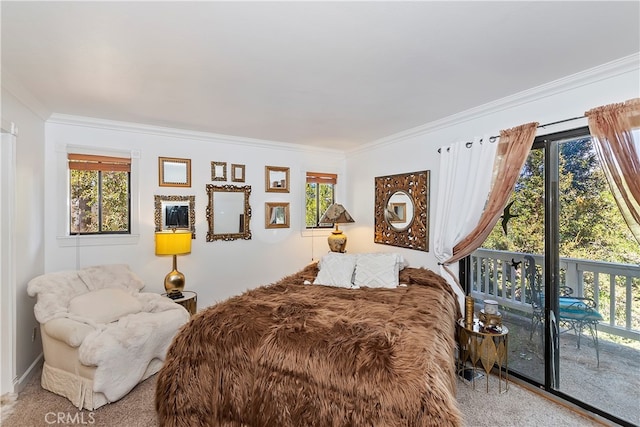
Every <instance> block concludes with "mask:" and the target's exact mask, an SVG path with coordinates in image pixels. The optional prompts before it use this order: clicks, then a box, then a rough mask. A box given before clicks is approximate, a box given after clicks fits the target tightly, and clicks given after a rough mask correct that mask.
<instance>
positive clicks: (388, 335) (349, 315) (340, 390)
mask: <svg viewBox="0 0 640 427" xmlns="http://www.w3.org/2000/svg"><path fill="white" fill-rule="evenodd" d="M316 273H317V269H316V266H315V265H311V266H308V267H307V268H305V269H304V270H303V271H301V272H299V273H297V274H294V275H292V276H289V277H286V278H284V279H282V280H281V281H279V282H277V283H275V284H272V285H269V286H263V287H259V288H257V289H254V290H251V291H248V292H245V293H244V294H242V295H240V296H237V297H233V298H231V299H229V300H227V301H224V302H222V303H219V304H217V305H215V306H212V307H210V308H208V309H207V310H205V311H202V312H200V313H199V314H198V315H196V316H195V317H194V318H193V319H192V321H191V322H190V323H188V324H187V325H185V326H184V327H183V328H182V329H181V331H180V332H179V333H178V335H177V336H176V338H175V339H174V341H173V343H172V345H171V347H170V348H169V351H168V353H167V358H166V360H165V365H164V366H163V368H162V369H161V370H160V373H159V374H158V381H157V389H156V409H157V411H158V419H159V421H160V425H162V426H170V427H173V426H195V425H197V426H221V425H224V426H278V427H284V426H292V427H293V426H295V427H298V426H345V425H351V426H384V427H392V426H459V425H461V424H462V418H461V415H460V412H459V410H458V408H457V403H456V399H455V384H456V379H455V363H454V346H455V340H454V334H455V319H456V318H457V317H458V315H459V312H458V308H457V307H458V305H457V302H456V297H455V294H454V293H453V291H452V290H451V288H450V287H449V285H448V284H447V283H446V281H445V280H444V279H442V278H441V277H440V276H438V275H436V274H435V273H433V272H431V271H429V270H425V269H415V268H407V269H404V270H403V271H402V272H401V275H400V282H401V283H407V284H408V286H401V287H398V288H396V289H388V288H385V289H383V288H361V289H346V288H337V287H328V286H320V285H303V284H302V283H303V281H304V280H305V279H306V280H313V278H314V277H315V275H316Z"/></svg>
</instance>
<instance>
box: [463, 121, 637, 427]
mask: <svg viewBox="0 0 640 427" xmlns="http://www.w3.org/2000/svg"><path fill="white" fill-rule="evenodd" d="M467 266H468V271H467V284H468V287H469V290H470V294H471V295H472V296H474V298H475V299H476V301H477V303H478V304H480V306H482V301H483V300H485V299H493V300H496V301H498V303H499V305H500V311H501V313H502V318H503V322H504V323H505V324H506V325H507V326H508V327H509V331H510V333H509V349H510V352H509V370H510V371H511V372H512V373H515V374H516V375H517V376H519V377H522V378H523V379H525V380H527V381H530V382H532V383H534V384H537V385H541V386H543V387H544V388H545V389H547V390H548V391H550V392H552V393H555V394H558V395H559V396H561V397H563V398H566V399H567V400H570V401H573V402H574V403H578V404H579V405H582V406H584V407H585V408H587V409H589V410H591V411H594V412H597V413H600V414H601V415H604V416H606V417H609V418H611V419H612V420H614V421H616V422H619V423H621V424H625V423H632V424H640V415H639V414H638V411H637V402H639V401H640V245H638V243H637V241H636V240H635V239H634V238H633V236H632V235H631V233H630V232H629V230H628V227H627V226H626V224H625V222H624V220H623V218H622V216H621V215H620V213H619V210H618V209H617V206H616V203H615V201H614V198H613V196H612V194H611V192H610V190H609V186H608V183H607V181H606V179H605V176H604V173H603V171H602V168H601V167H600V164H599V160H598V158H597V156H596V153H595V151H594V148H593V144H592V141H591V138H590V136H589V133H588V129H587V128H580V129H576V130H573V131H570V132H564V133H561V134H554V135H548V136H545V137H539V138H537V139H536V141H535V143H534V147H533V150H532V151H531V153H530V155H529V158H528V159H527V162H526V164H525V166H524V168H523V169H522V171H521V174H520V178H519V180H518V183H517V184H516V187H515V190H514V192H513V194H512V196H511V198H510V200H509V203H508V205H507V207H506V208H505V210H504V212H503V215H502V218H501V220H500V221H498V224H497V225H496V227H495V229H494V230H493V231H492V233H491V234H490V236H489V237H488V238H487V240H486V242H485V243H484V244H483V246H482V248H480V249H478V250H477V251H476V252H475V253H474V254H473V255H472V256H471V257H470V258H469V260H468V261H467Z"/></svg>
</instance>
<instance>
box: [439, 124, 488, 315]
mask: <svg viewBox="0 0 640 427" xmlns="http://www.w3.org/2000/svg"><path fill="white" fill-rule="evenodd" d="M497 140H498V138H496V137H490V136H484V137H482V138H480V137H476V138H475V140H474V141H473V143H472V144H469V143H467V142H458V143H455V144H452V145H450V146H448V147H442V148H441V149H440V177H439V179H438V193H437V198H436V212H435V218H434V253H435V256H436V258H437V259H438V262H439V263H440V275H442V277H444V278H445V279H447V281H448V282H449V284H451V286H452V288H453V289H454V290H455V291H456V294H457V295H458V302H459V303H460V310H461V311H462V312H463V313H464V296H465V295H464V291H463V290H462V288H461V287H460V284H459V283H458V282H457V279H456V278H455V277H454V276H452V272H450V271H449V269H448V268H446V266H445V265H443V263H444V262H445V261H447V260H448V259H450V258H451V257H452V256H453V248H454V246H455V245H456V244H457V243H459V242H460V241H461V240H462V239H464V238H465V237H466V236H467V235H468V234H469V233H471V231H473V229H474V228H475V227H476V226H477V224H478V222H479V220H480V217H481V216H482V212H483V211H484V207H485V203H486V202H487V198H488V195H489V192H490V190H491V185H492V178H493V163H494V159H495V157H496V150H497V147H498V141H497Z"/></svg>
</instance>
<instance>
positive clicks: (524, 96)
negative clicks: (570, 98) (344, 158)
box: [348, 52, 640, 154]
mask: <svg viewBox="0 0 640 427" xmlns="http://www.w3.org/2000/svg"><path fill="white" fill-rule="evenodd" d="M638 70H640V52H639V53H635V54H633V55H629V56H625V57H623V58H620V59H617V60H615V61H611V62H607V63H605V64H602V65H599V66H597V67H594V68H590V69H588V70H585V71H581V72H579V73H576V74H572V75H569V76H567V77H563V78H560V79H558V80H554V81H552V82H549V83H545V84H543V85H540V86H536V87H534V88H531V89H527V90H525V91H522V92H518V93H516V94H513V95H509V96H507V97H504V98H500V99H498V100H495V101H492V102H489V103H486V104H483V105H480V106H478V107H474V108H471V109H469V110H465V111H462V112H460V113H456V114H453V115H451V116H448V117H445V118H443V119H440V120H436V121H433V122H430V123H427V124H424V125H420V126H417V127H414V128H411V129H407V130H405V131H402V132H398V133H396V134H393V135H389V136H387V137H384V138H381V139H378V140H375V141H372V142H370V143H367V144H364V145H361V146H359V147H357V148H354V149H353V150H350V151H348V153H349V154H353V153H357V152H363V151H367V150H371V149H373V148H380V147H382V146H385V145H390V144H395V143H397V142H400V141H402V140H405V139H407V138H412V137H416V136H420V135H423V134H428V133H431V132H434V131H436V130H439V129H443V128H447V127H451V126H455V125H458V124H461V123H464V122H467V121H470V120H474V119H478V118H480V117H483V116H487V115H490V114H494V113H497V112H500V111H503V110H508V109H510V108H514V107H517V106H520V105H522V104H527V103H529V102H533V101H536V100H539V99H543V98H547V97H549V96H553V95H557V94H559V93H562V92H566V91H569V90H572V89H576V88H579V87H582V86H586V85H589V84H593V83H596V82H598V81H600V80H605V79H609V78H612V77H615V76H618V75H621V74H626V73H630V72H638Z"/></svg>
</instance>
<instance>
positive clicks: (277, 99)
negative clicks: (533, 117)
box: [1, 0, 640, 150]
mask: <svg viewBox="0 0 640 427" xmlns="http://www.w3.org/2000/svg"><path fill="white" fill-rule="evenodd" d="M1 8H2V9H1V12H2V27H1V31H2V34H1V35H2V58H1V59H2V63H1V66H2V72H3V73H4V72H8V73H9V74H10V75H11V76H12V78H13V79H14V80H16V81H17V82H18V83H19V84H20V85H21V86H23V87H25V88H27V89H28V90H29V91H30V93H31V94H32V95H33V96H34V97H35V98H36V99H37V100H38V101H39V102H40V104H42V106H44V107H45V109H46V110H48V111H50V112H55V113H61V114H71V115H80V116H87V117H96V118H101V119H108V120H117V121H126V122H134V123H143V124H149V125H157V126H165V127H172V128H180V129H188V130H195V131H204V132H213V133H216V134H223V135H233V136H238V137H245V138H257V139H263V140H269V141H278V142H287V143H295V144H307V145H315V146H320V147H326V148H336V149H344V150H348V149H351V148H355V147H357V146H359V145H361V144H365V143H369V142H372V141H375V140H378V139H381V138H384V137H387V136H390V135H393V134H396V133H398V132H401V131H405V130H408V129H411V128H414V127H417V126H421V125H425V124H427V123H430V122H432V121H435V120H438V119H441V118H444V117H447V116H450V115H452V114H455V113H459V112H461V111H464V110H468V109H470V108H473V107H477V106H480V105H482V104H485V103H488V102H491V101H494V100H497V99H500V98H503V97H505V96H508V95H512V94H515V93H517V92H520V91H523V90H526V89H530V88H533V87H535V86H538V85H541V84H544V83H548V82H550V81H553V80H556V79H559V78H562V77H565V76H568V75H571V74H574V73H576V72H580V71H584V70H586V69H589V68H592V67H594V66H597V65H601V64H604V63H606V62H610V61H612V60H616V59H619V58H622V57H625V56H628V55H631V54H634V53H637V52H640V2H638V1H625V2H614V1H601V2H598V1H586V2H577V1H567V2H559V1H536V2H523V1H511V2H505V1H499V2H484V1H471V2H462V1H446V2H435V1H410V2H399V1H386V2H383V1H375V2H366V1H352V2H334V1H326V2H307V1H288V2H270V1H258V2H244V1H240V2H216V1H199V2H184V1H173V2H149V1H139V2H92V1H75V2H49V1H47V2H12V1H6V0H3V1H2V2H1Z"/></svg>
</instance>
